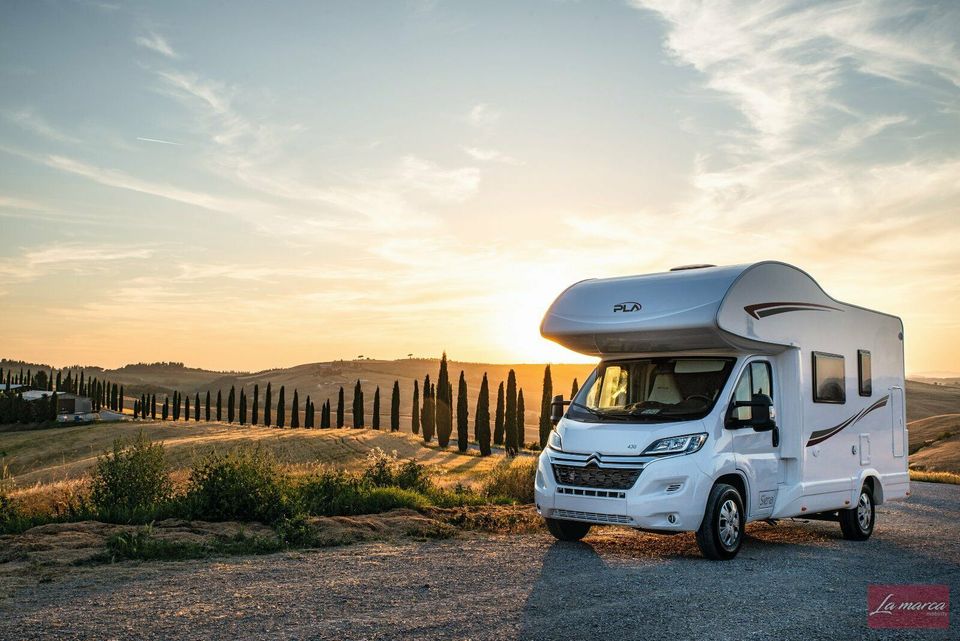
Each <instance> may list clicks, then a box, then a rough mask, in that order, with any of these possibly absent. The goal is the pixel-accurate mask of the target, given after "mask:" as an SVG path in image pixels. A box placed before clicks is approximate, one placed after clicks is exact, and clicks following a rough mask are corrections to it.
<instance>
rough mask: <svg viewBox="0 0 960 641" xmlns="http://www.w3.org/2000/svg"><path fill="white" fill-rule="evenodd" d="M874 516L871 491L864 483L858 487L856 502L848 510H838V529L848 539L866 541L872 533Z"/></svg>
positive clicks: (874, 510)
mask: <svg viewBox="0 0 960 641" xmlns="http://www.w3.org/2000/svg"><path fill="white" fill-rule="evenodd" d="M876 516H877V514H876V509H875V508H874V505H873V493H872V492H871V491H870V488H869V487H867V486H866V485H864V486H863V487H862V488H860V498H859V499H857V504H856V505H855V506H853V507H852V508H850V509H849V510H840V531H841V532H843V538H845V539H849V540H850V541H866V540H867V539H869V538H870V535H871V534H873V524H874V522H875V521H876Z"/></svg>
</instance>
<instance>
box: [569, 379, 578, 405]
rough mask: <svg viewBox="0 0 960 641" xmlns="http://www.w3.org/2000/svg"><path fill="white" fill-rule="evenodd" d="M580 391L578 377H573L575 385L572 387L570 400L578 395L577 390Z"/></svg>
mask: <svg viewBox="0 0 960 641" xmlns="http://www.w3.org/2000/svg"><path fill="white" fill-rule="evenodd" d="M579 391H580V383H578V382H577V379H573V387H571V388H570V400H573V399H575V398H576V397H577V392H579Z"/></svg>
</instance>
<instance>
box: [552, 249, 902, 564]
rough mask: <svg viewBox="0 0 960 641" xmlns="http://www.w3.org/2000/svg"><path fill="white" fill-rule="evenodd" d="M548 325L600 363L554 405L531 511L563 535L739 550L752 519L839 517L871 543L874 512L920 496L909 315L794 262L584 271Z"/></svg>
mask: <svg viewBox="0 0 960 641" xmlns="http://www.w3.org/2000/svg"><path fill="white" fill-rule="evenodd" d="M540 331H541V333H542V334H543V336H545V337H546V338H549V339H551V340H553V341H555V342H557V343H559V344H561V345H564V346H566V347H568V348H570V349H572V350H575V351H577V352H581V353H583V354H590V355H594V356H599V357H600V359H601V360H600V363H599V364H598V366H597V368H596V370H595V371H594V372H593V373H592V374H591V375H590V377H589V378H588V379H587V380H586V381H585V382H584V384H583V386H582V387H581V389H580V391H579V392H578V393H577V395H576V396H575V397H574V398H573V399H571V400H570V401H564V400H563V399H562V397H556V398H555V399H554V417H553V418H554V423H555V428H554V430H553V431H552V432H551V433H550V437H549V442H548V447H546V448H544V450H543V452H542V454H541V456H540V460H539V465H538V469H537V475H536V482H535V490H536V505H537V510H538V512H539V513H540V514H541V515H542V516H543V517H544V518H545V519H546V521H547V525H548V527H549V529H550V531H551V532H552V533H553V534H554V536H556V537H557V538H558V539H561V540H578V539H580V538H582V537H583V536H584V535H585V534H586V533H587V531H588V530H589V529H590V526H591V524H593V523H602V524H619V525H624V526H628V527H632V528H637V529H642V530H649V531H657V532H667V533H675V532H689V531H693V532H696V538H697V543H698V544H699V546H700V549H701V551H702V552H703V554H704V555H705V556H706V557H708V558H713V559H728V558H732V557H733V556H735V555H736V553H737V552H738V551H739V549H740V545H741V542H742V540H743V533H744V526H745V524H746V523H748V522H750V521H756V520H766V519H779V518H787V517H812V518H821V519H836V520H839V522H840V527H841V529H842V531H843V536H844V537H845V538H848V539H855V540H864V539H866V538H868V537H869V536H870V534H871V532H872V531H873V527H874V522H875V511H874V508H875V506H876V505H879V504H881V503H883V502H884V501H890V500H893V499H901V498H904V497H907V496H909V494H910V481H909V475H908V472H907V430H906V416H905V407H904V374H903V371H904V370H903V324H902V323H901V321H900V319H899V318H897V317H895V316H890V315H887V314H882V313H879V312H874V311H870V310H867V309H864V308H862V307H857V306H855V305H849V304H846V303H841V302H839V301H836V300H834V299H832V298H830V296H828V295H827V294H826V293H825V292H824V291H823V290H822V289H821V288H820V286H819V285H818V284H817V283H816V281H814V280H813V278H811V277H810V276H809V275H808V274H806V273H805V272H803V271H801V270H800V269H797V268H796V267H793V266H790V265H787V264H784V263H779V262H761V263H755V264H750V265H737V266H731V267H715V266H691V267H684V268H677V269H675V270H671V271H669V272H666V273H660V274H650V275H645V276H629V277H624V278H608V279H592V280H585V281H582V282H579V283H576V284H574V285H572V286H571V287H569V288H568V289H567V290H566V291H564V292H563V293H561V294H560V296H559V297H558V298H557V299H556V301H555V302H554V303H553V305H551V307H550V309H549V310H548V311H547V313H546V315H545V316H544V319H543V323H542V325H541V328H540ZM564 406H566V411H565V412H564V411H563V407H564ZM561 415H562V416H561Z"/></svg>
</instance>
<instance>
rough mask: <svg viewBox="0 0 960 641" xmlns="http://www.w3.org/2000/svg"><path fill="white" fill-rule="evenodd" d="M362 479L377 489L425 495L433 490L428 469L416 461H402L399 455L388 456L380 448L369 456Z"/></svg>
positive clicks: (375, 449) (371, 451)
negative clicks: (402, 490)
mask: <svg viewBox="0 0 960 641" xmlns="http://www.w3.org/2000/svg"><path fill="white" fill-rule="evenodd" d="M362 478H363V480H364V481H367V482H369V483H370V484H371V485H374V486H376V487H399V488H401V489H404V490H414V491H416V492H420V493H424V492H429V491H430V490H431V489H433V479H432V478H431V477H430V473H429V472H428V471H427V468H426V467H425V466H423V465H421V464H420V463H417V462H416V461H414V460H407V461H400V460H399V459H397V453H396V452H393V453H391V454H387V453H386V452H384V451H383V450H382V449H380V448H379V447H377V448H374V449H372V450H370V452H369V453H368V454H367V465H366V468H364V470H363V474H362Z"/></svg>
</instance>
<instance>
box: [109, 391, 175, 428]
mask: <svg viewBox="0 0 960 641" xmlns="http://www.w3.org/2000/svg"><path fill="white" fill-rule="evenodd" d="M120 389H123V388H122V387H121V388H120ZM173 420H175V421H179V420H180V392H177V391H174V392H173Z"/></svg>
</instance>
